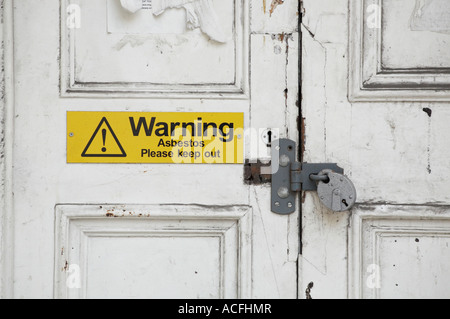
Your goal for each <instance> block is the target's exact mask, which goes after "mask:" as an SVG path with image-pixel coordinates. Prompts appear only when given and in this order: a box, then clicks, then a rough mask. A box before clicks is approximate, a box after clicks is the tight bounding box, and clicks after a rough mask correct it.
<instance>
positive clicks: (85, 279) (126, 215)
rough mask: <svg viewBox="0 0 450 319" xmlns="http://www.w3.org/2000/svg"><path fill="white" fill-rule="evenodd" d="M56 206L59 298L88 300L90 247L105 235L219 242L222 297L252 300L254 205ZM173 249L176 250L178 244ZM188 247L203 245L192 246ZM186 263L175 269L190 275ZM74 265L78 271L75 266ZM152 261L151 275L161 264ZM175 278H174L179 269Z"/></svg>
mask: <svg viewBox="0 0 450 319" xmlns="http://www.w3.org/2000/svg"><path fill="white" fill-rule="evenodd" d="M55 210H56V212H55V215H56V221H55V266H54V276H55V279H54V297H55V298H58V299H59V298H76V299H79V298H89V292H88V291H87V287H88V286H90V285H89V278H90V276H89V275H88V272H89V270H90V269H91V268H95V266H94V267H93V266H92V263H95V261H89V262H88V259H89V256H90V255H91V254H93V253H92V252H91V251H92V250H95V248H92V247H93V246H94V244H92V243H95V242H96V241H99V240H102V239H104V238H107V239H114V240H118V241H119V242H120V241H121V242H122V243H123V242H124V241H129V242H134V241H135V240H145V241H146V243H147V245H148V243H150V242H153V241H155V240H156V241H157V242H159V243H163V242H165V241H166V240H170V241H174V240H180V239H181V241H182V242H183V241H184V242H187V241H189V240H193V241H194V242H195V239H196V238H197V239H198V238H203V239H202V240H209V241H214V242H215V243H216V244H217V245H218V247H219V251H217V253H218V260H217V262H218V263H219V264H218V265H216V266H217V269H219V271H218V278H215V279H214V281H217V284H218V286H217V289H218V291H217V292H216V293H217V295H218V296H217V297H219V298H227V299H228V298H243V299H247V298H251V290H252V289H251V277H252V276H251V271H252V261H251V259H252V258H251V257H252V248H251V246H252V243H251V233H252V212H251V208H250V207H249V206H211V207H210V206H199V205H171V204H169V205H110V204H108V205H70V204H69V205H65V204H63V205H57V206H56V208H55ZM167 243H168V242H167ZM168 247H169V248H170V247H172V248H173V245H172V246H171V245H169V246H168ZM186 248H187V247H186ZM189 249H193V251H195V250H196V249H198V248H197V247H195V246H189ZM197 253H200V254H204V253H206V252H205V251H200V252H197ZM97 254H103V252H102V251H96V252H95V256H97ZM139 255H142V256H143V257H142V258H143V260H147V259H146V258H148V257H149V256H148V255H146V254H145V251H144V252H142V251H141V252H140V253H139ZM169 257H170V256H169ZM173 257H175V256H173ZM205 259H206V256H205ZM184 262H185V264H183V265H177V264H176V261H173V262H172V263H173V265H174V269H175V270H176V269H179V268H180V267H181V268H183V273H185V272H186V271H185V270H184V267H185V266H186V267H189V266H192V265H190V264H189V261H188V260H185V261H184ZM192 262H194V263H195V262H198V260H197V261H196V260H191V263H192ZM103 263H104V262H103V261H102V265H103ZM72 265H75V268H74V269H75V270H73V269H71V267H72ZM152 265H153V266H152V267H151V268H152V269H148V273H152V272H153V271H155V269H154V268H157V266H155V265H154V264H153V262H152ZM210 266H211V265H210ZM102 267H108V265H103V266H102ZM122 268H123V267H122ZM214 269H216V267H215V266H214ZM126 270H127V269H123V270H121V271H124V272H125V271H126ZM74 271H79V278H78V279H77V280H78V281H79V287H78V288H77V287H75V289H74V288H73V287H70V285H68V284H67V283H68V282H70V280H71V278H70V277H71V276H74V275H76V274H74ZM171 276H173V277H175V276H176V273H172V275H171ZM113 279H114V278H111V280H113ZM198 280H200V279H198ZM209 288H211V287H209ZM149 289H151V287H149ZM154 289H155V288H154ZM156 289H157V288H156Z"/></svg>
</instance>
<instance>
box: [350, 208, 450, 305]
mask: <svg viewBox="0 0 450 319" xmlns="http://www.w3.org/2000/svg"><path fill="white" fill-rule="evenodd" d="M348 236H349V240H348V245H349V246H348V252H349V265H348V271H349V274H348V278H349V289H348V291H349V297H350V298H357V299H364V298H375V299H379V298H386V297H385V296H383V295H381V293H382V288H383V287H386V286H387V285H391V286H392V287H394V285H395V284H396V283H394V282H391V281H388V280H387V279H386V278H390V274H394V273H395V272H396V271H397V272H401V270H400V265H398V264H397V265H395V264H394V263H388V261H387V260H384V259H383V256H384V257H386V254H387V255H388V254H389V252H387V251H386V250H383V248H382V245H381V243H382V242H383V241H385V242H389V240H391V241H393V242H395V244H392V243H389V247H391V249H399V248H396V246H395V245H397V246H399V245H402V243H403V244H405V242H406V243H407V245H408V246H404V247H407V248H410V249H412V251H409V250H407V249H405V250H403V251H404V253H405V254H408V253H410V254H411V256H414V255H415V254H416V251H415V250H414V249H416V248H415V247H413V246H414V245H416V243H417V246H418V248H417V249H420V246H419V244H421V245H425V244H424V241H426V239H427V238H428V239H430V238H432V239H434V240H436V239H447V238H450V206H444V205H443V206H425V205H423V206H421V205H358V206H357V207H355V208H354V209H353V211H352V217H351V223H350V228H349V232H348ZM397 240H398V242H397ZM399 247H400V246H399ZM404 247H401V249H403V248H404ZM428 248H430V247H428ZM401 249H400V250H401ZM422 250H424V247H422ZM422 258H424V260H422V262H426V257H422ZM398 261H399V262H401V261H402V259H401V258H400V259H399V260H398ZM418 262H419V261H418ZM371 266H374V267H377V266H378V267H380V268H378V270H377V269H375V268H374V267H371ZM413 266H414V265H413V263H411V264H410V265H409V267H411V269H412V268H413ZM376 271H379V272H380V273H378V274H376ZM430 272H431V269H430ZM376 275H378V276H379V278H378V279H377V278H375V277H374V276H376ZM399 275H400V274H398V275H397V277H399V278H398V280H401V278H400V277H402V276H399ZM370 276H372V277H370ZM369 277H370V278H369ZM373 280H378V288H377V287H371V286H370V285H372V284H373V283H374V282H373ZM410 280H412V279H410ZM368 281H370V282H371V284H368ZM397 284H398V283H397ZM383 285H384V286H383ZM400 286H401V284H400ZM401 288H402V287H399V288H398V289H401ZM389 289H391V290H392V288H391V287H389ZM389 289H388V290H389ZM423 291H426V287H423ZM410 293H411V294H416V295H417V294H418V293H417V292H415V291H414V290H412V291H410ZM413 296H414V295H412V296H411V297H413Z"/></svg>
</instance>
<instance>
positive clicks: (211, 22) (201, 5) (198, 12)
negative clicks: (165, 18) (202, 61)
mask: <svg viewBox="0 0 450 319" xmlns="http://www.w3.org/2000/svg"><path fill="white" fill-rule="evenodd" d="M145 2H146V3H148V1H145ZM120 3H121V5H122V6H123V7H124V8H125V9H126V10H127V11H129V12H131V13H136V12H138V11H139V10H141V9H142V8H143V5H144V0H120ZM151 7H152V12H153V15H155V16H159V15H161V14H162V13H164V12H165V11H166V10H167V9H173V8H184V9H185V10H186V25H187V28H188V29H190V30H193V29H197V28H200V30H201V31H202V32H203V33H205V34H206V35H207V36H208V37H210V38H211V40H214V41H216V42H220V43H225V42H227V41H228V39H227V37H226V35H225V33H224V31H223V28H222V26H221V23H220V22H219V17H218V16H217V13H216V11H215V10H214V7H213V3H212V0H152V3H151Z"/></svg>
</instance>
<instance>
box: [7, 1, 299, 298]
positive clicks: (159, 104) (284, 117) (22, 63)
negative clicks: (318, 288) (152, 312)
mask: <svg viewBox="0 0 450 319" xmlns="http://www.w3.org/2000/svg"><path fill="white" fill-rule="evenodd" d="M136 2H139V1H120V0H40V1H35V0H5V1H3V2H2V4H3V6H2V17H3V19H2V25H1V26H2V33H1V36H2V37H3V42H2V43H4V45H3V48H4V51H3V55H4V59H3V61H4V72H3V71H2V75H3V82H2V83H3V84H4V85H3V86H2V88H4V92H3V98H2V105H3V107H4V109H3V113H2V116H3V117H2V130H1V132H2V144H1V146H2V148H1V149H2V158H3V159H4V161H2V172H3V175H2V181H3V183H2V198H3V200H4V201H3V206H2V211H1V212H2V215H1V216H2V219H1V226H2V227H1V231H2V233H1V235H2V237H1V238H2V241H1V243H2V252H1V266H2V276H1V278H2V281H1V291H2V296H3V297H13V298H53V297H54V298H101V297H106V298H295V297H296V296H297V260H298V250H299V234H298V233H299V231H298V229H299V227H298V225H299V218H298V216H299V215H298V214H293V215H291V216H278V215H275V214H273V213H271V212H270V200H269V194H270V187H269V186H268V185H267V184H263V185H248V184H247V183H246V182H245V181H244V166H243V165H242V164H220V165H219V164H217V165H216V164H211V165H203V164H196V165H190V164H158V165H156V164H68V163H67V157H66V140H67V131H66V129H67V128H66V117H67V112H69V111H70V112H72V111H83V112H84V111H95V112H119V111H127V112H179V113H181V112H198V113H201V112H239V113H244V119H245V129H248V130H249V132H251V129H253V130H254V131H255V132H257V133H256V135H255V134H253V135H252V134H250V135H249V136H250V137H252V136H253V138H254V139H255V142H254V143H253V144H252V145H253V146H250V139H251V138H247V139H246V148H245V149H246V154H245V159H246V160H249V161H250V160H251V161H254V160H257V159H258V158H259V159H263V158H265V157H267V151H268V148H267V146H265V144H264V143H263V142H260V130H262V131H264V129H267V128H277V129H278V130H279V136H280V137H289V138H291V139H294V140H297V139H298V131H297V116H298V106H297V101H298V67H299V65H298V61H299V52H300V51H299V35H298V32H297V30H298V19H299V13H298V3H297V2H296V1H285V2H284V3H282V1H272V2H271V1H266V0H236V1H234V0H225V1H224V0H196V1H158V0H153V3H152V6H150V5H149V2H150V3H151V1H144V2H142V3H141V4H140V5H139V6H138V7H133V5H135V4H136ZM142 6H143V7H142ZM127 8H128V10H126V9H127ZM139 8H140V9H141V10H139V11H136V10H135V9H139ZM132 11H136V12H134V13H133V12H132ZM258 143H261V145H262V146H261V145H260V148H259V149H258V148H257V150H256V153H255V150H254V149H252V148H254V146H255V145H258ZM255 154H256V155H255ZM258 154H262V155H258Z"/></svg>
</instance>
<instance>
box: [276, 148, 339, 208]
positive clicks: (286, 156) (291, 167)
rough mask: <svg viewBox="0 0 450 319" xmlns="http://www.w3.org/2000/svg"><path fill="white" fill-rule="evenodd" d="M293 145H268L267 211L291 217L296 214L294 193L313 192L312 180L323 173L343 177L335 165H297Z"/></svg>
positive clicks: (314, 188)
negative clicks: (268, 200)
mask: <svg viewBox="0 0 450 319" xmlns="http://www.w3.org/2000/svg"><path fill="white" fill-rule="evenodd" d="M296 154H297V153H296V143H295V142H294V141H292V140H289V139H279V140H275V141H273V143H272V191H271V210H272V212H274V213H276V214H283V215H287V214H291V213H293V212H295V210H296V193H297V192H301V191H317V181H316V180H314V177H317V176H318V174H319V173H320V172H321V171H322V170H324V169H331V170H332V171H334V172H336V173H339V174H343V173H344V170H343V169H342V168H340V167H339V166H337V164H335V163H323V164H319V163H299V162H297V161H296Z"/></svg>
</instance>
